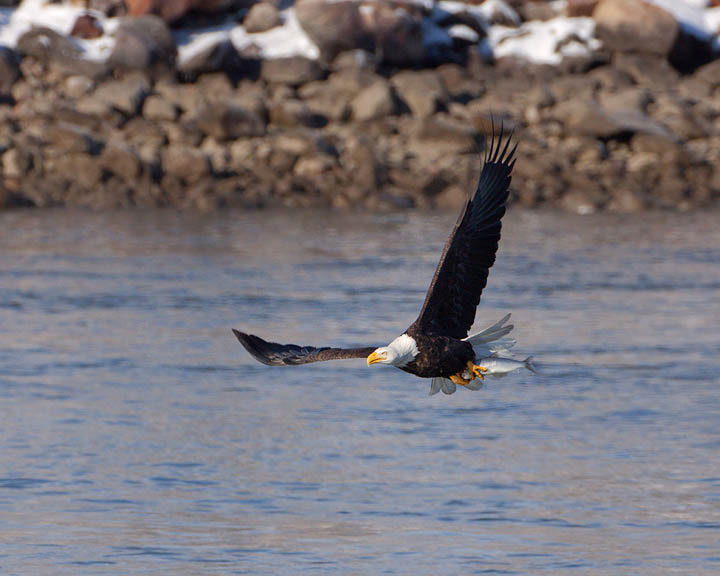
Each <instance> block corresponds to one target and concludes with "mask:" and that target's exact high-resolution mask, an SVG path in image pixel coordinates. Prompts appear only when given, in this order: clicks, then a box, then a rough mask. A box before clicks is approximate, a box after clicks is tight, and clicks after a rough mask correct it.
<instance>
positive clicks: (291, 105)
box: [268, 99, 327, 128]
mask: <svg viewBox="0 0 720 576" xmlns="http://www.w3.org/2000/svg"><path fill="white" fill-rule="evenodd" d="M268 113H269V116H270V123H271V124H274V125H275V126H281V127H283V128H294V127H296V126H308V127H312V128H321V127H323V126H325V124H327V118H325V116H323V115H321V114H318V113H315V112H313V111H312V110H311V109H310V108H309V107H308V106H307V104H305V103H304V102H303V101H301V100H295V99H287V100H278V101H276V102H273V103H271V104H270V108H269V110H268Z"/></svg>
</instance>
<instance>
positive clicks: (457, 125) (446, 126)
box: [413, 113, 479, 154]
mask: <svg viewBox="0 0 720 576" xmlns="http://www.w3.org/2000/svg"><path fill="white" fill-rule="evenodd" d="M413 136H414V137H415V139H416V140H420V141H429V142H430V143H431V145H433V146H438V147H440V146H442V148H443V149H446V150H447V151H452V152H454V153H458V154H462V153H469V152H474V151H477V149H478V137H479V134H478V132H477V130H476V129H475V128H474V127H473V126H472V125H469V124H468V123H467V122H461V121H459V120H457V119H455V118H453V117H451V116H449V115H448V114H444V113H439V114H435V115H434V116H430V117H427V118H422V119H421V120H419V121H418V122H417V124H416V127H415V130H414V134H413Z"/></svg>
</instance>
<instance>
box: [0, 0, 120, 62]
mask: <svg viewBox="0 0 720 576" xmlns="http://www.w3.org/2000/svg"><path fill="white" fill-rule="evenodd" d="M83 14H91V15H92V16H94V17H95V18H97V20H98V22H99V23H100V25H101V26H102V27H103V30H105V34H104V35H103V36H101V37H100V38H96V39H94V40H84V39H82V38H73V37H71V36H70V32H71V31H72V28H73V26H74V25H75V20H77V18H78V16H82V15H83ZM117 26H118V22H117V20H116V19H109V18H106V17H105V15H104V14H103V13H102V12H98V11H95V10H85V9H84V8H80V7H79V6H75V5H72V4H49V3H47V2H46V1H45V0H24V1H23V2H22V3H21V4H20V6H18V7H17V8H14V9H13V8H6V9H3V10H2V12H1V13H0V46H2V45H4V46H10V47H12V48H14V47H15V46H16V45H17V41H18V40H19V38H20V37H21V36H22V35H23V34H25V32H27V31H28V30H30V29H32V28H37V27H43V28H49V29H51V30H54V31H55V32H57V33H58V34H63V35H65V36H68V38H69V39H70V40H71V41H72V42H73V43H74V44H75V45H76V46H77V47H78V48H79V49H80V50H81V52H82V57H83V58H85V59H87V60H97V61H104V60H106V59H107V58H108V56H110V52H112V49H113V47H114V46H115V39H114V38H113V37H112V34H113V32H115V30H116V29H117Z"/></svg>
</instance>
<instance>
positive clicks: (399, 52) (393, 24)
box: [365, 2, 424, 66]
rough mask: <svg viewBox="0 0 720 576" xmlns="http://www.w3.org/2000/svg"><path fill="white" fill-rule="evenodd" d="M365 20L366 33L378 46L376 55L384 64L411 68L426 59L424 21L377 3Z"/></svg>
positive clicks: (413, 15) (372, 5)
mask: <svg viewBox="0 0 720 576" xmlns="http://www.w3.org/2000/svg"><path fill="white" fill-rule="evenodd" d="M367 6H368V8H369V9H370V10H371V11H370V13H369V15H366V16H365V30H367V32H368V35H369V36H370V37H371V38H372V39H373V40H374V42H375V53H376V54H377V55H378V59H379V60H380V61H381V62H385V63H387V64H391V65H396V66H412V65H414V64H417V63H419V62H420V61H421V60H422V58H423V55H424V45H423V31H422V17H421V15H420V14H419V13H418V14H411V13H410V12H408V11H407V10H398V9H397V8H396V7H395V6H394V5H392V4H390V3H388V4H384V3H380V2H374V3H372V4H368V5H367Z"/></svg>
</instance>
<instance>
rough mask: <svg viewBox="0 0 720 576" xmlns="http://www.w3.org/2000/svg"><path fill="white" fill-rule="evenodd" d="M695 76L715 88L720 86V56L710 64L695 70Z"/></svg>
mask: <svg viewBox="0 0 720 576" xmlns="http://www.w3.org/2000/svg"><path fill="white" fill-rule="evenodd" d="M693 76H694V77H695V78H697V79H698V80H701V81H702V82H706V83H707V84H709V85H710V86H712V87H713V88H717V87H718V86H720V58H718V59H717V60H715V61H713V62H710V63H709V64H705V66H701V67H700V68H698V69H697V70H695V73H694V74H693Z"/></svg>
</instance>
